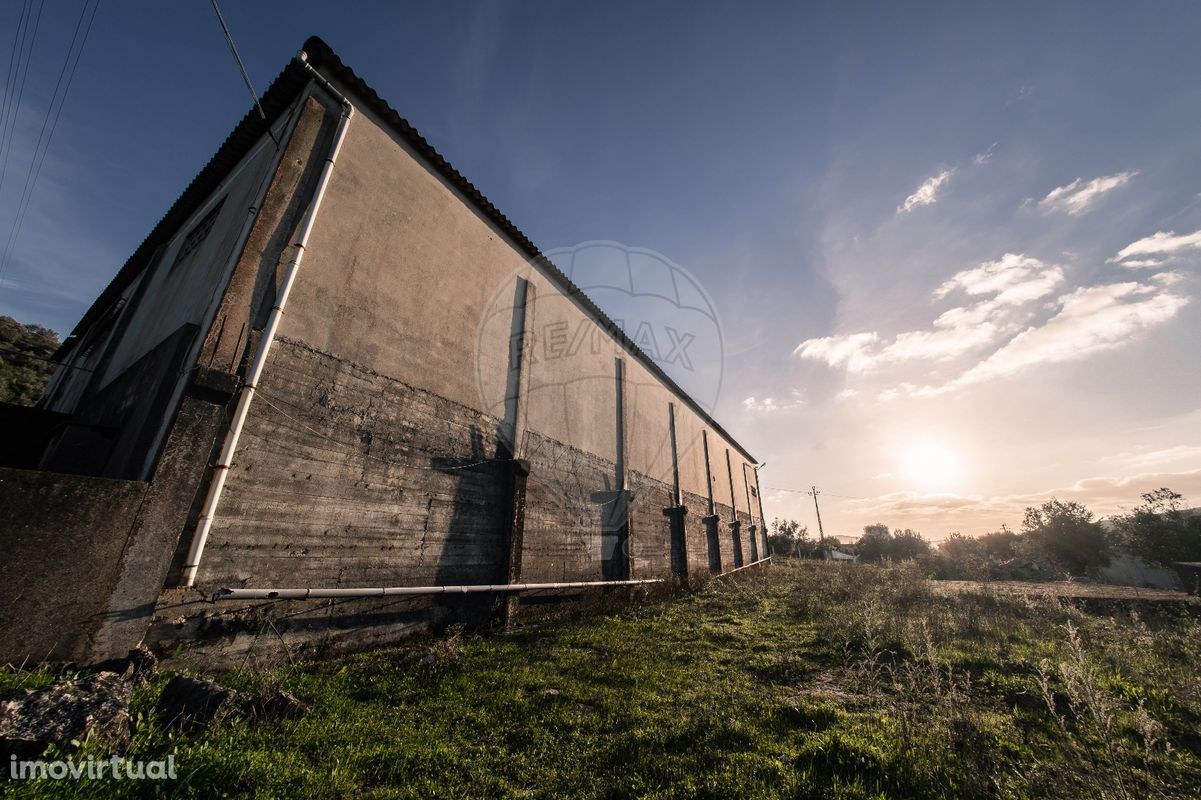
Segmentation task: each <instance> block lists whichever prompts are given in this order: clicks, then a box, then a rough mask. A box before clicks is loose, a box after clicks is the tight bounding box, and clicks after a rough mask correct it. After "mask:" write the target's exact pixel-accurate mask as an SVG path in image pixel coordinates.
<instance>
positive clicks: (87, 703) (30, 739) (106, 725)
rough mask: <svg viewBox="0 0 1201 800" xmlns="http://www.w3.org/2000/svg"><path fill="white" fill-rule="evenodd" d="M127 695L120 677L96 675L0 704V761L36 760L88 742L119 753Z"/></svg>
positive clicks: (122, 745)
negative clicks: (103, 744) (58, 746)
mask: <svg viewBox="0 0 1201 800" xmlns="http://www.w3.org/2000/svg"><path fill="white" fill-rule="evenodd" d="M130 692H131V689H130V684H129V683H128V682H127V681H125V680H122V678H121V676H120V675H118V674H116V673H113V672H98V673H95V674H93V675H88V676H86V677H83V678H78V679H76V680H71V681H62V682H60V683H55V684H52V685H50V686H43V687H41V688H38V689H24V690H22V691H19V692H16V693H14V694H10V695H8V696H7V697H4V698H3V699H0V758H3V759H4V760H5V761H7V760H8V756H10V755H15V756H17V757H18V758H35V757H37V756H39V755H41V754H42V753H44V752H45V751H46V749H47V748H49V747H50V746H51V745H53V744H58V743H62V742H70V741H72V740H75V741H82V740H83V739H85V738H88V737H89V736H90V737H92V738H93V739H101V740H103V741H105V742H107V744H108V745H109V746H110V747H111V748H112V749H114V750H116V751H118V752H121V751H123V750H124V749H125V747H126V746H127V745H128V744H129V696H130Z"/></svg>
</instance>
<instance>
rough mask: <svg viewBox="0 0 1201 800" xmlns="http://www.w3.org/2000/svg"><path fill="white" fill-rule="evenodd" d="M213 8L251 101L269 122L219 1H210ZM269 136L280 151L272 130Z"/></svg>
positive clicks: (268, 133) (264, 119)
mask: <svg viewBox="0 0 1201 800" xmlns="http://www.w3.org/2000/svg"><path fill="white" fill-rule="evenodd" d="M209 2H210V3H211V4H212V6H213V13H214V14H216V15H217V22H219V23H220V24H221V32H222V33H224V34H225V43H226V44H228V45H229V52H231V53H233V56H234V61H236V62H238V71H240V72H241V73H242V80H243V81H245V82H246V89H247V90H248V91H249V92H250V99H251V100H253V101H254V107H255V108H257V109H258V110H259V116H261V117H262V118H263V121H264V122H266V121H267V112H265V111H263V106H262V104H261V103H259V93H258V92H257V91H255V88H254V84H253V83H251V81H250V73H248V72H247V71H246V65H245V64H243V63H242V57H241V56H240V55H238V48H237V45H235V44H234V37H233V35H232V34H230V32H229V26H228V25H226V24H225V17H223V16H221V8H220V7H219V6H218V5H217V0H209ZM267 135H268V136H270V137H271V141H273V142H275V149H277V150H278V149H279V140H277V139H276V138H275V135H274V134H272V133H271V130H270V128H268V130H267Z"/></svg>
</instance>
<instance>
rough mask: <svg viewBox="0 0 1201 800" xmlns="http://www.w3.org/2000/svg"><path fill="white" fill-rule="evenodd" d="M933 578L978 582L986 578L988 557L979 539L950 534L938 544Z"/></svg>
mask: <svg viewBox="0 0 1201 800" xmlns="http://www.w3.org/2000/svg"><path fill="white" fill-rule="evenodd" d="M938 555H939V559H938V561H937V562H936V569H935V573H936V574H935V577H938V578H950V579H959V580H979V579H981V578H985V577H987V576H988V556H987V551H986V550H985V547H984V543H983V542H981V541H980V539H977V538H973V537H971V536H964V535H963V534H962V533H959V532H955V533H952V534H951V535H950V536H948V537H947V538H945V539H943V540H942V541H941V542H939V543H938Z"/></svg>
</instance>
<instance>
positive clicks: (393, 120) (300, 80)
mask: <svg viewBox="0 0 1201 800" xmlns="http://www.w3.org/2000/svg"><path fill="white" fill-rule="evenodd" d="M303 50H304V52H305V53H306V54H307V56H308V61H309V63H310V64H311V65H312V66H313V67H314V68H315V69H318V70H322V71H323V72H324V74H325V76H326V77H327V78H335V79H337V80H338V82H339V83H341V84H342V85H343V86H344V87H345V88H346V89H348V90H349V91H350V92H351V93H353V94H354V95H355V96H357V97H358V98H359V99H360V100H361V101H363V102H364V103H365V104H366V105H367V106H368V107H369V108H370V109H371V110H372V111H373V112H374V113H375V114H377V115H378V116H379V117H380V118H381V119H383V120H384V121H385V122H386V123H387V124H388V125H390V126H391V127H392V129H393V130H394V131H396V133H397V134H399V135H400V136H401V137H402V138H403V139H404V140H405V141H406V142H407V143H408V144H409V145H410V146H412V147H413V149H414V150H415V151H416V152H417V153H419V154H420V155H421V156H422V157H423V158H424V159H425V160H426V161H428V162H429V164H430V165H431V166H432V167H434V169H436V170H437V171H438V172H439V173H440V174H441V175H442V176H443V177H444V178H445V179H446V180H447V181H448V182H449V183H450V184H451V185H452V186H454V187H455V188H456V189H458V190H459V191H460V192H461V193H462V194H463V196H464V197H466V198H467V199H468V200H470V201H471V203H472V204H473V205H475V206H476V208H478V209H479V210H480V212H481V213H483V214H484V216H485V217H487V218H488V219H489V220H491V221H492V223H493V224H495V225H496V226H497V227H498V228H499V229H500V230H501V231H503V232H504V233H505V235H506V236H508V237H509V238H510V239H512V241H513V242H514V243H516V244H517V246H518V247H520V248H521V250H522V251H523V252H524V253H525V254H526V255H527V256H529V257H530V258H531V259H532V260H534V261H535V262H536V263H537V264H538V265H539V266H541V267H542V268H543V269H544V270H546V272H547V274H548V275H549V276H550V277H551V278H552V279H553V280H554V281H555V282H556V283H557V284H559V286H560V288H562V289H563V291H564V292H566V293H567V294H568V295H570V296H571V297H573V298H574V299H576V300H577V301H578V302H579V303H580V305H582V306H583V307H584V308H585V309H586V310H587V311H588V313H589V314H591V315H592V316H593V317H595V319H596V321H597V322H598V323H600V324H601V326H602V327H604V328H605V329H606V330H607V331H608V332H609V334H610V335H611V336H613V338H614V339H616V340H617V341H618V342H619V343H620V344H621V345H622V346H623V347H624V348H626V350H628V351H629V352H630V353H631V355H633V356H634V357H635V358H637V359H638V360H639V361H640V362H642V364H643V366H645V367H646V368H647V369H648V370H650V372H651V374H653V375H655V376H656V377H657V378H659V379H660V380H661V381H663V383H664V384H665V385H666V386H667V387H668V388H669V389H670V390H671V391H672V392H674V393H675V394H676V395H677V396H678V397H679V398H680V400H681V401H683V402H684V403H686V404H687V405H688V406H689V407H690V408H692V410H693V411H695V412H696V413H697V414H699V415H700V416H701V418H702V419H703V420H705V421H706V422H707V423H708V424H709V425H710V426H712V427H713V430H714V431H716V432H717V433H719V434H721V435H722V436H724V437H725V438H726V439H727V440H729V442H730V443H731V444H733V445H734V447H735V448H736V449H737V450H738V451H739V452H740V453H742V455H743V456H745V457H746V458H747V459H749V460H750V461H751V463H758V461H757V460H756V459H755V457H754V456H752V455H751V454H750V453H748V452H747V451H746V449H745V448H744V447H743V446H742V445H741V444H739V443H738V440H737V439H735V438H734V437H733V436H731V435H730V433H729V432H728V431H726V429H725V428H723V427H722V426H721V425H720V424H719V423H718V422H717V420H715V419H713V417H712V416H711V415H710V414H709V412H707V411H706V410H705V409H704V408H702V407H701V405H700V404H699V403H697V402H696V400H694V399H693V398H692V397H691V396H690V395H689V394H688V393H687V392H686V391H684V389H683V388H681V387H680V385H679V384H677V383H676V382H675V381H674V380H673V379H672V378H671V377H670V376H669V375H668V374H667V373H666V372H664V371H663V369H662V368H661V367H660V366H659V365H658V364H656V363H655V362H654V360H653V359H652V358H650V356H648V355H647V354H646V353H645V352H643V351H642V349H641V348H639V347H638V345H636V344H635V343H634V342H633V341H632V340H631V339H630V338H629V336H627V335H626V333H625V331H623V330H622V329H621V328H620V327H619V326H618V325H617V324H616V323H615V322H613V320H612V319H610V318H609V315H608V314H606V313H605V312H604V311H602V310H601V309H600V307H599V306H597V305H596V303H594V302H592V299H591V298H590V297H588V295H587V294H585V293H584V292H583V290H581V289H580V288H579V287H578V286H576V285H575V284H574V283H572V281H571V279H570V278H568V277H567V275H566V274H564V273H563V271H562V270H560V269H559V268H558V267H557V266H556V265H555V264H554V262H552V261H551V260H550V259H548V258H547V257H546V256H544V255H543V254H542V251H541V250H539V249H538V247H537V246H536V245H534V243H533V242H531V241H530V240H529V238H528V237H527V236H526V235H525V234H524V233H522V232H521V230H519V229H518V228H517V226H516V225H514V224H513V223H512V222H511V221H510V220H509V218H508V217H506V216H505V215H504V214H503V213H501V211H500V209H498V208H497V207H496V206H494V205H493V204H492V202H491V201H490V200H489V199H488V198H487V197H485V196H484V195H483V193H481V192H480V190H479V189H477V188H476V187H475V186H474V185H473V184H472V183H471V181H469V180H467V179H466V178H465V177H463V175H462V174H461V173H460V172H459V171H458V170H457V169H455V168H454V167H453V166H451V164H450V162H448V161H447V160H446V159H445V158H443V156H442V154H440V153H439V152H438V151H437V150H435V149H434V147H433V146H432V145H431V144H430V143H429V142H427V141H426V140H425V137H423V136H422V135H421V134H420V133H418V132H417V129H416V128H414V127H413V126H412V125H411V124H409V121H408V120H406V119H405V118H404V117H402V116H400V114H399V113H397V111H396V110H395V109H394V108H392V106H390V105H388V102H387V101H386V100H384V99H383V98H382V97H380V96H379V94H378V93H377V92H376V91H375V90H374V89H372V88H371V87H370V86H368V85H367V83H366V81H364V80H363V79H362V78H360V77H359V76H358V75H357V74H355V72H354V70H352V69H351V68H350V67H348V66H346V64H345V63H343V61H342V59H341V58H339V57H338V54H337V53H335V52H334V50H333V48H331V47H330V46H329V45H328V44H326V43H325V41H324V40H322V39H321V38H320V37H317V36H310V37H309V38H308V39H307V40H306V41H305V43H304V47H303ZM308 83H309V76H308V74H307V72H306V71H305V70H304V69H303V68H302V67H301V66H300V65H299V64H298V63H297V62H296V61H295V60H293V61H290V62H288V65H287V66H286V67H284V69H283V70H282V71H281V72H280V73H279V75H278V76H276V78H275V80H274V81H272V82H271V85H270V86H269V87H268V88H267V91H266V92H265V93H264V94H263V96H262V98H261V99H260V103H261V105H262V107H263V111H264V112H265V113H266V115H267V120H268V121H264V120H263V119H262V117H261V116H259V113H258V110H257V109H254V108H252V109H251V110H250V111H248V112H247V113H246V116H244V117H242V120H241V122H239V123H238V124H237V126H236V127H235V128H234V130H233V132H232V133H230V135H229V136H228V137H227V138H226V140H225V142H224V143H223V144H222V145H221V147H220V148H218V150H217V153H216V154H215V155H214V156H213V157H212V158H211V159H210V160H209V162H208V163H207V164H206V165H205V166H204V169H202V170H201V171H200V173H199V174H198V175H197V176H196V177H195V179H193V180H192V182H191V183H190V184H188V187H187V188H186V189H184V191H183V194H181V195H180V196H179V198H178V199H177V200H176V201H175V202H174V203H173V204H172V205H171V208H170V209H168V210H167V213H166V214H164V215H163V218H162V219H160V220H159V221H158V224H156V225H155V226H154V230H152V231H151V233H150V235H149V236H147V237H146V239H145V240H143V242H142V243H141V244H140V245H138V248H137V249H136V250H134V252H133V255H131V256H130V257H129V259H128V260H127V261H126V262H125V265H124V266H123V267H122V268H121V270H120V271H119V272H118V273H117V275H116V276H115V277H114V278H113V280H112V281H111V282H110V283H109V285H108V286H107V287H105V289H104V291H103V292H101V293H100V296H99V297H98V298H97V299H96V302H95V303H93V304H92V306H91V308H89V309H88V310H87V312H85V313H84V315H83V318H82V319H80V321H79V323H78V324H77V325H76V326H75V329H74V330H73V331H72V333H71V337H74V336H76V335H78V334H81V333H82V332H83V331H84V330H85V329H86V328H87V325H88V324H89V323H90V322H91V321H92V320H93V319H95V317H96V316H98V315H99V314H100V313H102V311H103V310H104V309H105V308H108V306H109V305H111V304H112V303H113V302H114V301H115V300H116V299H117V297H118V296H119V295H120V293H121V291H122V290H123V289H124V288H125V286H126V285H127V284H128V283H129V282H130V281H132V280H133V279H134V277H135V276H137V275H138V273H139V272H141V270H142V269H143V268H144V267H145V265H146V262H148V261H149V259H150V258H151V256H152V255H153V254H154V251H155V250H156V249H157V248H158V246H159V245H160V244H162V243H163V242H165V241H166V240H167V239H168V238H169V237H170V236H171V235H172V234H173V233H174V232H175V231H177V230H178V229H179V228H180V226H182V225H183V223H184V221H185V220H186V219H187V218H188V216H189V215H190V214H191V213H192V212H193V211H194V210H195V209H196V207H197V206H198V205H199V204H200V203H201V202H203V201H204V199H205V198H206V197H208V196H209V195H210V194H211V193H212V191H213V190H214V189H215V188H216V187H217V185H218V184H219V183H220V182H221V180H222V178H223V177H224V176H225V174H226V173H227V172H228V171H229V170H230V169H232V168H233V167H234V165H236V164H237V163H238V161H240V160H241V159H242V157H243V156H244V155H245V154H246V153H247V152H248V151H249V150H250V148H251V147H252V146H253V145H254V143H255V142H257V141H259V139H261V138H262V136H263V134H264V133H266V131H267V129H268V127H269V125H271V124H274V122H275V121H276V120H277V119H278V117H279V116H280V114H282V113H283V111H284V110H285V109H286V108H287V106H288V104H289V103H291V101H292V100H293V99H294V98H295V96H296V94H297V93H299V92H300V91H301V90H302V89H304V87H305V86H307V85H308ZM71 337H68V339H67V340H65V341H64V342H63V346H62V347H60V348H59V353H56V354H55V355H56V357H57V356H59V355H60V354H63V353H65V352H66V349H67V345H68V343H69V342H70V340H71Z"/></svg>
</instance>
